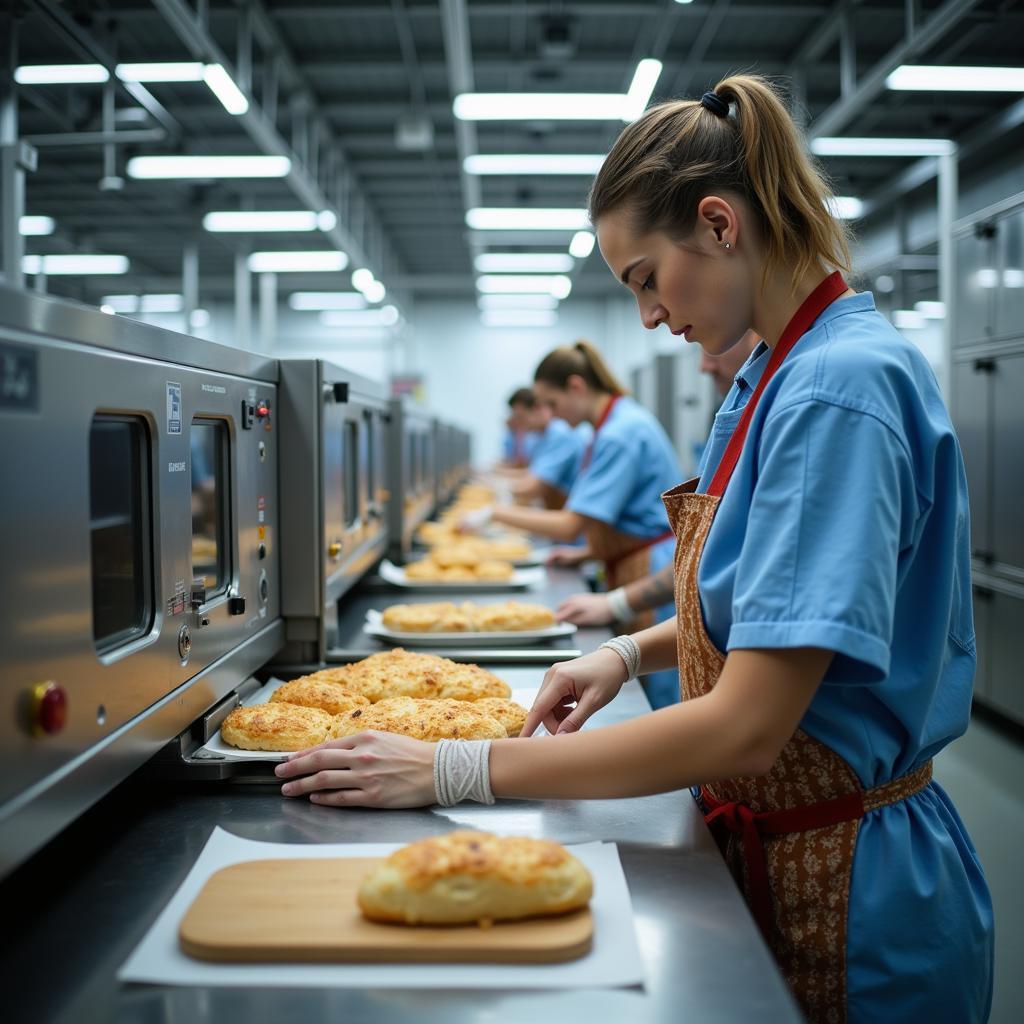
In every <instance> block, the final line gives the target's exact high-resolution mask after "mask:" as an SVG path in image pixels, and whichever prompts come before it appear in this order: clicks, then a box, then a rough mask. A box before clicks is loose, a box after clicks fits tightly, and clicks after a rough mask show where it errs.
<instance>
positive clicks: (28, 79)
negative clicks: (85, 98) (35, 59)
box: [14, 64, 110, 85]
mask: <svg viewBox="0 0 1024 1024" xmlns="http://www.w3.org/2000/svg"><path fill="white" fill-rule="evenodd" d="M109 78H110V72H109V71H107V69H106V68H105V67H104V66H103V65H102V64H23V65H22V66H21V67H19V68H15V69H14V80H15V82H17V83H18V85H85V84H87V83H90V82H106V81H108V80H109Z"/></svg>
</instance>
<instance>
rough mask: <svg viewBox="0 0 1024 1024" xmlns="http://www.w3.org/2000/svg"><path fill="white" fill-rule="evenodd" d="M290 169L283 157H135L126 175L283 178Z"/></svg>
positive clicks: (139, 176) (136, 176)
mask: <svg viewBox="0 0 1024 1024" xmlns="http://www.w3.org/2000/svg"><path fill="white" fill-rule="evenodd" d="M291 169H292V162H291V161H290V160H289V159H288V157H286V156H136V157H132V159H131V160H129V161H128V177H129V178H149V179H155V178H199V179H203V180H210V179H214V178H284V177H286V176H287V174H288V172H289V171H290V170H291Z"/></svg>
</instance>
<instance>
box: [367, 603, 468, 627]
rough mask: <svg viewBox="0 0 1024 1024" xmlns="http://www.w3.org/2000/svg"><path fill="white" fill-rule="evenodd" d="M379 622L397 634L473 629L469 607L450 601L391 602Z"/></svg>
mask: <svg viewBox="0 0 1024 1024" xmlns="http://www.w3.org/2000/svg"><path fill="white" fill-rule="evenodd" d="M381 621H382V622H383V624H384V625H385V626H386V627H387V628H388V629H392V630H395V631H396V632H398V633H466V632H469V631H470V630H472V629H473V628H474V625H473V618H472V608H471V607H470V606H466V605H463V606H462V607H461V608H459V607H457V606H456V605H454V604H452V603H451V602H450V601H440V602H436V603H428V604H393V605H391V606H390V607H389V608H385V609H384V612H383V614H382V615H381Z"/></svg>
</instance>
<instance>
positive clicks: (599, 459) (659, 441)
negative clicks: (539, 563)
mask: <svg viewBox="0 0 1024 1024" xmlns="http://www.w3.org/2000/svg"><path fill="white" fill-rule="evenodd" d="M533 389H534V393H535V394H536V396H537V400H538V401H539V402H543V403H546V404H547V405H548V407H549V408H550V409H551V410H552V412H553V413H554V415H555V416H557V417H560V418H561V419H563V420H565V421H566V422H567V423H569V424H571V425H572V426H578V425H579V424H581V423H590V424H592V425H593V428H594V435H593V438H592V439H591V442H590V444H589V445H588V446H587V447H586V449H585V450H584V451H583V454H582V457H581V460H580V464H579V471H578V473H577V474H576V479H575V480H574V481H573V484H572V488H571V489H570V491H569V497H568V500H567V501H566V503H565V507H564V508H562V509H558V510H549V509H533V508H520V507H518V506H513V505H508V506H499V507H496V508H491V509H482V510H478V511H474V512H471V513H469V514H468V515H467V518H466V521H465V523H464V525H465V527H466V528H469V529H473V528H476V529H478V528H480V527H481V526H482V525H484V524H485V523H486V522H489V521H493V522H497V523H503V524H505V525H506V526H515V527H519V528H520V529H524V530H529V531H530V532H532V533H536V534H539V535H540V536H542V537H550V538H551V539H552V540H556V541H560V542H562V543H569V542H571V541H573V540H574V539H575V538H576V537H578V536H579V535H580V534H583V536H584V538H585V539H586V545H585V546H584V547H583V548H580V549H578V550H574V551H573V553H572V555H571V557H572V558H573V559H574V560H576V561H580V560H582V559H583V558H585V557H590V558H597V559H599V560H600V561H602V562H603V563H604V567H605V576H606V582H607V585H608V588H609V589H610V590H612V589H615V588H618V587H622V586H625V585H626V584H627V583H631V582H632V581H633V580H637V579H641V578H643V577H645V576H649V575H651V574H652V573H656V572H658V571H659V570H660V569H662V568H663V567H665V566H667V565H669V564H670V563H671V561H672V552H673V550H674V547H675V540H674V537H673V534H672V530H671V529H670V527H669V522H668V517H667V515H666V512H665V506H664V504H663V503H662V500H661V495H662V493H663V492H665V491H667V490H668V489H669V488H670V487H674V486H675V485H676V484H677V483H678V482H679V480H680V479H681V478H682V471H681V470H680V468H679V462H678V460H677V458H676V454H675V452H674V451H673V449H672V443H671V441H669V438H668V435H667V434H666V433H665V431H664V429H663V428H662V426H661V424H660V423H659V422H658V421H657V420H656V419H655V418H654V416H652V415H651V413H649V412H648V411H647V410H646V409H644V408H643V407H642V406H641V405H639V404H638V403H637V402H636V401H634V400H633V399H632V398H630V397H629V396H628V395H627V394H626V392H625V389H624V388H623V387H622V385H621V384H620V383H619V382H618V380H617V379H616V378H615V375H614V374H613V373H612V372H611V370H609V369H608V367H607V366H606V364H605V362H604V360H603V359H602V358H601V354H600V353H599V352H598V351H597V349H596V348H594V346H593V345H591V344H589V343H588V342H586V341H578V342H576V344H575V345H568V346H564V347H562V348H556V349H555V350H554V351H553V352H550V353H549V354H548V355H546V356H545V357H544V358H543V359H542V360H541V362H540V364H539V365H538V367H537V371H536V373H535V374H534V382H533ZM674 615H675V605H674V604H673V603H672V602H671V601H666V602H665V603H663V604H661V605H659V606H658V607H657V608H655V609H653V611H651V612H640V613H638V614H637V615H636V616H634V617H633V619H632V620H631V623H630V625H631V627H632V628H634V629H641V628H643V627H644V626H646V625H650V624H651V623H653V622H663V621H665V620H666V619H670V618H672V617H673V616H674ZM641 682H642V683H643V686H644V691H645V692H646V694H647V699H648V700H649V701H650V704H651V706H652V707H655V708H658V707H663V706H665V705H666V704H671V703H674V702H675V701H677V700H678V699H679V681H678V678H677V675H676V672H675V671H674V670H664V671H661V672H655V673H650V674H648V675H645V677H644V678H643V679H642V680H641Z"/></svg>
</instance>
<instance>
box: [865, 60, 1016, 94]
mask: <svg viewBox="0 0 1024 1024" xmlns="http://www.w3.org/2000/svg"><path fill="white" fill-rule="evenodd" d="M885 85H886V88H889V89H898V90H913V91H921V92H1024V68H999V67H959V66H956V65H950V64H934V65H928V64H901V65H900V66H899V67H898V68H896V70H895V71H892V72H890V74H889V76H888V77H887V78H886V80H885Z"/></svg>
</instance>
